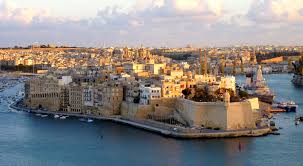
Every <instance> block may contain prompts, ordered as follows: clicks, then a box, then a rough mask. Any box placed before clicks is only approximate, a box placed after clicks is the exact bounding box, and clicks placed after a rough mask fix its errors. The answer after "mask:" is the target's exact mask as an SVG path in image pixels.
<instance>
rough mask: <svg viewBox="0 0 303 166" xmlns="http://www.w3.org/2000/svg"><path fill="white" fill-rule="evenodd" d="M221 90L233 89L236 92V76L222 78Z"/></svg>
mask: <svg viewBox="0 0 303 166" xmlns="http://www.w3.org/2000/svg"><path fill="white" fill-rule="evenodd" d="M220 88H225V89H231V90H233V91H234V92H235V91H236V77H234V76H225V77H221V81H220Z"/></svg>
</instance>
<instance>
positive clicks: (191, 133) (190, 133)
mask: <svg viewBox="0 0 303 166" xmlns="http://www.w3.org/2000/svg"><path fill="white" fill-rule="evenodd" d="M16 103H18V102H16ZM16 103H13V104H12V105H11V106H10V107H11V108H12V109H15V110H18V111H25V112H29V113H35V114H37V113H39V114H47V115H60V116H70V117H77V118H91V119H95V120H106V121H111V122H114V123H119V124H123V125H128V126H132V127H136V128H139V129H143V130H146V131H150V132H154V133H158V134H161V135H163V136H168V137H173V138H180V139H198V138H233V137H258V136H264V135H267V134H269V133H271V129H270V128H269V127H263V128H256V129H242V130H231V131H223V130H211V129H201V130H197V129H191V128H185V127H181V126H175V125H169V124H165V123H161V122H157V121H152V120H133V119H125V118H122V117H121V116H119V115H117V116H110V117H100V116H95V115H87V114H77V113H69V112H51V111H44V110H32V109H28V108H23V107H20V106H17V105H16Z"/></svg>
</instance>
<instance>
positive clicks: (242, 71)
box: [241, 58, 244, 74]
mask: <svg viewBox="0 0 303 166" xmlns="http://www.w3.org/2000/svg"><path fill="white" fill-rule="evenodd" d="M243 73H244V64H243V59H242V58H241V74H243Z"/></svg>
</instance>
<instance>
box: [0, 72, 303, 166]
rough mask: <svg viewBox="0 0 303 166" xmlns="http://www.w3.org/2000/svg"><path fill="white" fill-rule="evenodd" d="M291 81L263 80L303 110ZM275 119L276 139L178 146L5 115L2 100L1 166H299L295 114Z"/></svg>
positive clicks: (70, 122) (302, 133)
mask: <svg viewBox="0 0 303 166" xmlns="http://www.w3.org/2000/svg"><path fill="white" fill-rule="evenodd" d="M291 77H292V76H291V75H288V74H279V75H266V76H265V78H266V80H267V82H268V84H269V86H270V87H271V88H272V89H273V91H274V92H275V93H276V94H277V98H278V99H280V100H282V99H283V100H294V101H296V102H297V103H298V104H300V105H301V106H303V89H301V88H296V87H294V86H293V85H292V84H291V82H290V80H291ZM239 80H241V81H243V80H244V79H243V77H241V78H239ZM18 88H19V87H15V88H11V89H9V90H7V91H5V92H0V96H9V95H14V94H15V93H16V90H17V89H18ZM275 118H276V123H277V125H278V126H279V127H282V128H283V129H282V130H280V132H281V135H279V136H266V137H258V138H235V139H205V140H176V139H171V138H166V137H163V136H160V135H157V134H153V133H148V132H145V131H143V130H139V129H134V128H131V127H128V126H123V125H119V124H114V123H111V122H102V121H94V123H90V124H88V123H84V122H80V121H79V120H78V119H67V120H57V119H53V118H51V117H48V118H41V117H37V116H35V115H32V114H27V113H20V112H8V106H7V103H6V102H5V101H3V100H2V101H1V106H0V166H100V165H104V166H106V165H111V166H116V165H134V166H154V165H157V166H196V165H199V166H204V165H205V166H208V165H227V166H243V165H245V166H246V165H248V166H250V165H256V166H268V165H275V166H279V165H281V166H285V165H287V166H301V165H303V160H302V157H303V124H302V125H300V126H295V124H294V118H295V114H293V113H289V114H277V115H275ZM239 142H240V143H241V144H242V150H241V151H240V150H239V148H238V145H239Z"/></svg>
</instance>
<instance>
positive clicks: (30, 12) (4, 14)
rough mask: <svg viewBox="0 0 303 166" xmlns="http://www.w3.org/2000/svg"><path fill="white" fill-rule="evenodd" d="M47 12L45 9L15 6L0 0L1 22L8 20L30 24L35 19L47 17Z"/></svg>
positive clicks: (5, 0)
mask: <svg viewBox="0 0 303 166" xmlns="http://www.w3.org/2000/svg"><path fill="white" fill-rule="evenodd" d="M48 16H49V12H48V11H45V10H36V9H30V8H17V7H15V4H13V3H11V2H9V1H7V0H0V20H1V22H2V23H3V22H10V23H18V24H30V23H32V21H33V20H35V19H41V18H42V17H48Z"/></svg>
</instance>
